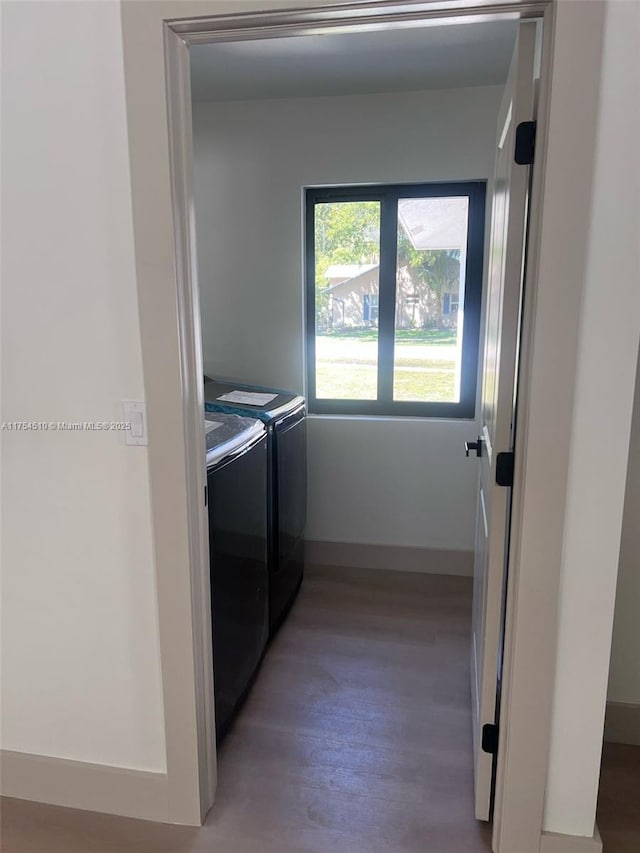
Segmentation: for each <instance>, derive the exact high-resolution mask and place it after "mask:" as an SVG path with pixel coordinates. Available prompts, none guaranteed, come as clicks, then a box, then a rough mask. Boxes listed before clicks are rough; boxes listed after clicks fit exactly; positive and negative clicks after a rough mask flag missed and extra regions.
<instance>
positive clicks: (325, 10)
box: [122, 0, 598, 853]
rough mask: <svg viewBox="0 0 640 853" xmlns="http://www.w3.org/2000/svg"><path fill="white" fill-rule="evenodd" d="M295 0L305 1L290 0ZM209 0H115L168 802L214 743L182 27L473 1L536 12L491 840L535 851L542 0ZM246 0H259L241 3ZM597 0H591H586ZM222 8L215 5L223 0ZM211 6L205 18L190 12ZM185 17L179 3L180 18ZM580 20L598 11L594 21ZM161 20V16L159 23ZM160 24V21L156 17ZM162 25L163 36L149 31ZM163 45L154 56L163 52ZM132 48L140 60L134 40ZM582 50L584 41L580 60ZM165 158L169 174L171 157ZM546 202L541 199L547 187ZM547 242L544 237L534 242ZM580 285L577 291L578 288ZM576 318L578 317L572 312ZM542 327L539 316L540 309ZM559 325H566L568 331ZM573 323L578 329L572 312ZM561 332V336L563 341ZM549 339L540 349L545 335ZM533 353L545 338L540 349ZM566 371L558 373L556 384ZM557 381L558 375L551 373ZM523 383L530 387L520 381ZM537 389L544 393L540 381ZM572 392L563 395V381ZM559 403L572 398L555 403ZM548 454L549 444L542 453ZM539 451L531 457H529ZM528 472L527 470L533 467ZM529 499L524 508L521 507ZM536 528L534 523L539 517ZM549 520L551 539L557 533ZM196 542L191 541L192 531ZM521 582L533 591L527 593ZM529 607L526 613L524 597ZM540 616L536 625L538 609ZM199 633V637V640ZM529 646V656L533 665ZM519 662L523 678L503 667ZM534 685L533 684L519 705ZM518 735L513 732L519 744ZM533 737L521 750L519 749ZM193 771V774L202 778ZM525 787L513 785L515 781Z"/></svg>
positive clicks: (550, 556)
mask: <svg viewBox="0 0 640 853" xmlns="http://www.w3.org/2000/svg"><path fill="white" fill-rule="evenodd" d="M299 2H301V3H302V2H304V0H299ZM222 5H223V4H221V2H220V0H200V2H197V0H182V2H168V0H164V2H160V0H151V2H147V3H139V2H137V0H125V2H124V3H123V6H122V14H123V37H124V61H125V84H126V94H127V110H128V119H129V134H130V149H131V169H132V191H133V209H134V228H135V236H136V264H137V271H138V288H139V302H140V314H141V338H142V348H143V363H144V370H145V386H146V397H147V413H148V420H149V428H150V460H149V464H150V471H151V474H150V477H151V493H152V510H153V523H154V541H155V553H156V564H157V579H158V601H159V615H160V638H161V657H162V672H163V684H164V702H165V721H166V738H167V764H168V768H167V773H168V797H169V801H170V812H171V813H172V814H173V819H174V820H176V821H178V822H193V823H195V822H197V816H200V817H202V816H203V815H204V814H205V813H206V811H207V809H208V807H209V805H210V803H211V800H212V796H213V785H214V775H213V768H214V766H215V745H214V744H213V743H212V742H211V738H209V739H207V738H206V737H204V736H203V730H202V726H203V725H204V721H205V720H206V718H207V714H208V711H207V710H206V708H205V707H203V703H205V704H206V703H209V706H210V704H211V686H210V684H207V683H206V679H205V676H204V673H203V671H202V667H203V666H205V665H206V662H205V659H204V658H205V656H204V655H203V649H202V643H203V642H205V641H206V642H208V635H207V631H208V630H209V625H208V619H209V618H210V617H209V616H208V614H207V612H206V608H201V607H200V606H199V603H198V602H199V601H201V600H202V596H203V594H204V591H205V589H207V588H208V570H206V569H205V562H206V553H205V552H204V538H203V536H204V534H203V530H202V527H203V517H204V506H203V503H202V491H201V486H202V474H201V473H199V472H198V469H199V465H198V463H197V457H196V455H195V451H194V448H197V447H198V446H201V444H199V443H198V442H199V441H200V436H201V429H202V424H201V423H200V420H201V408H200V406H201V400H200V397H199V394H200V391H199V388H198V385H199V380H200V376H201V374H202V369H201V368H202V359H201V355H200V352H199V345H198V340H197V338H198V335H197V330H195V333H194V326H193V321H194V313H197V294H196V293H195V274H194V270H195V254H194V251H193V246H194V242H193V229H192V227H191V226H192V206H191V201H190V199H191V194H190V187H189V176H190V174H191V155H192V152H191V147H190V146H191V141H190V127H189V128H187V125H188V124H189V122H188V106H187V105H186V104H185V103H184V101H185V99H187V97H188V80H189V69H188V63H187V45H189V44H191V43H195V42H203V41H214V40H226V39H238V38H247V37H259V38H265V37H270V36H274V35H296V34H299V33H301V32H305V31H308V30H309V29H313V30H314V31H315V32H317V31H319V30H322V29H326V28H336V27H339V26H341V25H342V26H343V25H345V23H347V22H348V23H349V24H350V25H351V26H354V25H358V26H372V25H377V26H380V25H381V24H382V25H385V26H386V25H392V24H394V23H398V22H403V23H407V22H410V21H415V22H420V21H422V22H424V21H427V20H428V21H430V22H433V23H442V22H443V21H444V20H446V21H447V22H448V23H451V22H452V20H460V19H462V18H464V19H466V20H468V21H472V20H476V19H479V18H483V19H485V20H486V19H487V16H491V17H500V16H503V15H506V14H508V15H510V16H511V17H519V18H536V17H542V18H543V19H544V24H545V28H544V30H545V36H544V45H543V63H542V72H543V73H542V81H541V94H540V107H539V111H538V143H537V158H538V159H537V162H536V166H535V170H534V186H533V194H532V212H531V232H530V249H529V259H528V266H527V280H528V283H527V288H528V290H527V300H526V305H525V335H524V338H523V350H522V367H521V380H520V383H521V384H520V406H521V407H522V408H521V411H522V415H521V418H522V423H521V432H520V436H519V445H518V451H517V453H516V486H515V489H514V515H513V519H514V520H513V529H514V533H515V535H514V536H513V540H512V550H511V583H510V587H509V594H508V605H507V607H508V620H507V633H506V640H505V643H506V667H507V673H508V674H510V675H509V677H507V678H505V684H504V688H503V715H504V716H503V721H502V724H501V732H500V742H501V747H500V752H499V756H498V778H497V789H496V820H495V826H494V829H495V832H494V849H495V850H496V851H499V853H509V851H510V850H513V849H516V848H515V847H514V846H513V843H512V842H513V839H514V838H517V839H518V843H517V849H519V850H520V851H522V853H538V851H539V850H540V844H541V838H542V810H543V803H544V790H545V786H546V778H547V765H548V748H549V742H550V715H551V703H552V697H553V682H554V668H555V649H556V631H555V625H556V599H557V593H558V584H559V572H560V556H561V532H562V525H563V518H564V499H565V485H566V473H567V459H568V454H566V457H562V456H561V453H562V452H563V451H564V450H566V446H565V445H566V442H568V440H569V435H570V417H569V419H568V422H567V421H566V419H564V413H561V414H563V417H561V419H560V425H559V428H558V429H556V448H554V452H553V453H552V454H551V456H552V459H551V460H550V459H548V458H547V459H545V458H544V457H543V456H542V451H543V449H546V448H543V444H544V442H542V441H541V436H540V430H539V423H538V420H539V419H540V418H541V410H540V408H539V407H540V406H541V405H542V404H544V403H545V401H548V399H549V398H551V399H553V397H554V394H555V395H558V394H559V393H562V389H563V387H564V388H567V387H568V388H571V387H572V377H573V374H572V372H571V371H572V367H574V365H573V364H572V362H571V359H570V358H569V359H568V362H567V363H566V364H564V365H563V366H562V369H560V370H558V372H557V373H556V375H555V376H554V377H551V378H550V379H549V383H548V387H547V388H546V389H545V393H544V394H541V393H540V388H539V383H536V381H535V380H536V379H537V373H536V371H537V369H538V364H537V361H538V359H539V357H540V348H535V347H534V344H535V341H536V330H537V329H538V328H539V325H540V324H542V323H545V324H547V325H548V324H549V322H550V318H549V315H548V313H544V314H543V315H542V316H538V313H539V311H540V306H541V305H542V306H543V308H544V309H545V310H546V304H547V302H548V299H549V296H548V294H546V295H545V297H544V299H543V300H540V299H539V297H540V293H541V292H543V291H544V280H543V278H542V277H541V276H539V272H540V271H539V267H538V260H539V258H538V254H539V251H540V245H541V240H542V237H543V236H544V234H543V229H542V227H541V212H542V204H543V191H544V193H545V198H544V200H545V201H546V200H547V193H548V194H549V196H550V195H551V192H550V190H549V187H548V186H547V185H546V183H545V177H546V168H547V163H546V159H545V156H544V148H545V143H546V139H547V120H548V114H549V109H550V80H551V58H552V53H553V40H554V20H555V8H554V5H553V4H552V3H551V0H540V2H526V0H525V2H522V3H518V2H478V0H437V2H412V0H389V2H366V3H362V2H344V3H341V4H339V5H336V6H329V5H325V6H316V7H313V8H309V7H307V8H303V9H300V8H295V6H293V7H292V6H291V5H286V6H285V8H284V9H283V8H282V5H283V3H282V0H280V2H278V0H274V5H279V6H280V9H278V10H276V11H271V12H263V13H260V12H256V13H253V12H250V13H243V14H234V15H217V16H216V15H215V14H212V13H214V12H215V11H217V10H219V9H220V8H221V6H222ZM253 5H254V6H255V5H260V3H259V0H256V3H254V4H253ZM593 5H598V4H593ZM227 8H228V7H227ZM207 15H210V17H204V16H207ZM188 16H191V17H190V18H189V19H188V20H187V18H188ZM592 24H593V26H597V23H596V22H595V21H594V22H592ZM161 25H163V26H161ZM162 29H164V34H163V33H162V32H161V30H162ZM163 40H164V41H163ZM165 50H166V55H165ZM141 53H142V54H143V55H144V57H145V63H143V64H142V66H141V65H140V62H139V57H140V54H141ZM584 61H585V62H586V63H587V65H588V62H589V61H591V63H592V64H593V63H595V64H596V65H597V61H596V60H594V58H593V56H587V58H586V59H585V60H584ZM161 83H162V86H163V88H164V85H166V92H167V99H168V102H169V123H170V142H169V143H168V144H167V141H166V140H167V114H166V105H165V104H164V103H160V91H159V89H160V84H161ZM163 133H164V136H163ZM170 161H171V163H172V169H171V174H169V162H170ZM555 201H557V200H556V199H555V198H554V202H555ZM545 248H547V247H545ZM577 297H579V292H578V294H577ZM576 323H577V321H576ZM551 325H552V326H553V322H551ZM572 332H573V329H570V332H569V334H571V333H572ZM575 338H576V341H577V326H576V334H575ZM570 343H573V341H571V342H570ZM547 349H548V348H547ZM544 355H545V358H548V356H549V355H550V353H549V352H548V351H547V352H546V353H545V354H544ZM567 380H568V384H567ZM563 383H564V385H563ZM532 389H533V390H534V391H535V394H532ZM545 395H546V396H545ZM567 396H568V397H570V394H569V395H567ZM565 408H568V410H569V414H570V411H571V400H570V399H568V400H567V404H566V407H565ZM556 457H558V458H556ZM551 463H553V464H555V466H556V467H555V469H553V472H552V477H551V479H549V480H548V481H547V483H546V488H545V500H546V504H544V505H542V504H541V502H540V500H539V495H538V489H539V482H538V480H539V476H540V474H541V472H542V471H544V472H546V473H548V472H549V470H550V464H551ZM538 464H539V465H541V467H538V469H537V470H536V467H535V466H536V465H538ZM532 472H534V476H533V477H532ZM533 508H535V512H534V511H533ZM547 523H550V525H551V529H552V532H553V533H554V535H553V536H552V537H551V538H550V540H549V543H548V547H547V548H546V551H545V555H544V571H543V572H540V563H541V559H542V558H541V555H540V549H539V544H540V543H539V542H538V541H536V540H535V536H534V534H535V528H536V526H537V525H538V526H539V525H540V524H543V525H545V524H547ZM543 529H546V528H543ZM558 535H559V537H560V538H559V539H558ZM194 543H195V544H194ZM533 586H535V589H536V594H535V595H533V594H532V589H533ZM534 607H535V609H536V613H535V618H536V620H538V621H537V622H536V621H534V619H533V614H532V612H531V609H532V608H534ZM541 622H542V624H544V625H545V631H544V632H542V635H541V632H540V631H539V630H538V626H539V624H540V623H541ZM204 638H206V640H205V639H204ZM532 660H536V665H535V666H534V667H532V668H531V666H530V664H531V662H532ZM519 673H526V680H527V684H526V685H523V683H522V679H521V678H517V677H515V676H516V675H517V674H519ZM532 692H533V693H534V694H535V696H536V697H537V700H536V703H534V704H532V703H531V702H530V701H529V697H530V695H531V694H532ZM525 741H526V743H525ZM532 749H534V750H535V753H536V760H535V761H533V762H532V763H531V764H530V765H527V763H526V762H523V761H522V756H523V754H525V753H526V754H529V753H530V752H531V750H532ZM203 776H204V777H205V779H206V782H205V783H203V782H202V778H203ZM525 790H526V792H527V794H526V796H524V797H523V796H522V792H523V791H525Z"/></svg>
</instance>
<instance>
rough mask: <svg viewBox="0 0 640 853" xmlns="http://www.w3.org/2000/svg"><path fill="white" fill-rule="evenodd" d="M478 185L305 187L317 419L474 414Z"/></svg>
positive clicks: (312, 401)
mask: <svg viewBox="0 0 640 853" xmlns="http://www.w3.org/2000/svg"><path fill="white" fill-rule="evenodd" d="M484 206H485V182H484V181H473V182H464V183H447V184H440V183H432V184H417V185H416V184H412V185H403V184H400V185H382V186H359V187H356V186H352V187H322V188H317V189H316V188H309V189H307V191H306V235H305V236H306V304H307V311H306V320H307V348H308V358H307V363H308V369H309V375H308V396H309V408H310V411H311V412H315V413H318V414H379V415H410V416H424V417H448V418H451V417H459V418H472V417H474V415H475V402H476V375H477V365H478V347H479V334H480V305H481V298H482V266H483V265H482V248H483V242H484Z"/></svg>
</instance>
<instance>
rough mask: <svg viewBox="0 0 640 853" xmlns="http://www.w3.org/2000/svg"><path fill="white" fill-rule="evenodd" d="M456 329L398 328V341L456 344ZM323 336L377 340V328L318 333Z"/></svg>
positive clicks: (352, 339) (355, 339) (341, 338)
mask: <svg viewBox="0 0 640 853" xmlns="http://www.w3.org/2000/svg"><path fill="white" fill-rule="evenodd" d="M456 335H457V332H456V331H455V329H396V342H402V343H406V344H412V343H415V344H431V345H434V344H435V345H438V344H454V345H455V343H456V341H457V337H456ZM318 337H321V338H331V339H334V340H335V339H336V338H337V339H340V340H350V341H354V342H355V341H377V340H378V330H377V329H371V328H367V329H336V330H332V331H326V332H323V333H322V335H318Z"/></svg>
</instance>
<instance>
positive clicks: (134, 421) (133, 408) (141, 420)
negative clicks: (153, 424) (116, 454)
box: [122, 400, 149, 446]
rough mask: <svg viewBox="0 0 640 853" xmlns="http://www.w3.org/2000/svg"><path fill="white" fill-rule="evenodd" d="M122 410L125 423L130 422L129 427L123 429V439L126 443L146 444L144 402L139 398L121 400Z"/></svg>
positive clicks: (147, 439) (145, 411)
mask: <svg viewBox="0 0 640 853" xmlns="http://www.w3.org/2000/svg"><path fill="white" fill-rule="evenodd" d="M122 411H123V414H124V420H125V422H126V423H129V424H131V429H127V430H125V433H124V440H125V443H126V444H133V445H143V446H144V445H147V444H149V438H148V436H147V410H146V406H145V404H144V403H142V402H140V401H139V400H123V401H122Z"/></svg>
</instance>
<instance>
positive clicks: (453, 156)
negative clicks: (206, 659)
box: [194, 87, 501, 550]
mask: <svg viewBox="0 0 640 853" xmlns="http://www.w3.org/2000/svg"><path fill="white" fill-rule="evenodd" d="M500 93H501V89H500V87H487V88H473V89H460V90H449V91H441V92H435V91H434V92H412V93H403V94H400V93H398V94H380V95H358V96H343V97H324V98H311V99H288V100H270V101H247V102H236V103H224V104H222V103H220V104H218V103H208V104H205V103H199V104H196V105H194V136H195V154H196V159H195V178H196V180H195V184H196V221H197V230H198V264H199V278H200V290H201V305H202V327H203V339H204V361H205V368H206V370H207V371H208V372H210V373H211V374H213V375H216V374H217V375H218V376H223V377H225V376H228V377H233V378H235V379H238V380H244V381H247V382H256V383H263V384H266V385H274V386H279V387H284V388H293V389H302V388H303V385H304V381H305V377H304V368H303V359H304V338H303V334H304V329H303V260H302V188H303V187H304V186H306V185H318V184H342V183H345V184H348V183H359V182H364V183H366V182H368V183H384V182H394V181H397V182H403V181H407V182H409V181H416V182H417V181H431V180H433V181H436V180H464V179H477V178H489V177H490V176H491V175H492V174H493V165H494V146H495V127H496V117H497V110H498V104H499V99H500ZM476 431H477V425H476V424H474V423H473V422H460V421H458V422H453V421H438V420H413V421H403V420H399V419H376V418H369V419H353V418H318V417H314V418H311V419H310V422H309V522H308V531H307V535H308V538H309V539H314V540H325V541H337V542H341V541H342V542H357V543H373V544H384V545H410V546H415V547H425V548H444V549H463V550H471V549H472V548H473V531H474V519H475V500H476V494H475V486H476V475H477V470H476V466H475V464H474V463H473V461H471V462H470V461H469V460H466V459H465V457H464V452H463V449H462V448H463V442H464V440H465V439H467V438H473V437H474V436H475V434H476Z"/></svg>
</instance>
